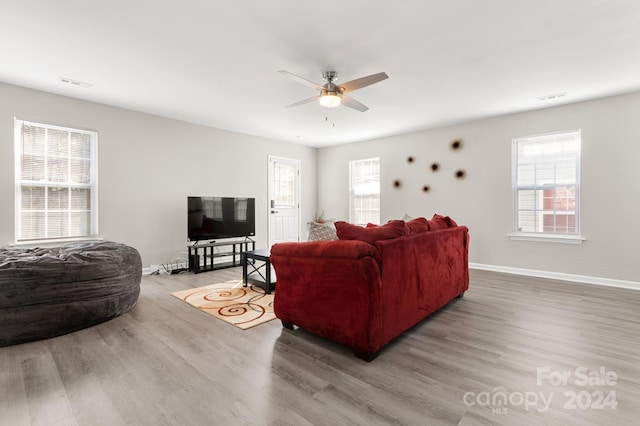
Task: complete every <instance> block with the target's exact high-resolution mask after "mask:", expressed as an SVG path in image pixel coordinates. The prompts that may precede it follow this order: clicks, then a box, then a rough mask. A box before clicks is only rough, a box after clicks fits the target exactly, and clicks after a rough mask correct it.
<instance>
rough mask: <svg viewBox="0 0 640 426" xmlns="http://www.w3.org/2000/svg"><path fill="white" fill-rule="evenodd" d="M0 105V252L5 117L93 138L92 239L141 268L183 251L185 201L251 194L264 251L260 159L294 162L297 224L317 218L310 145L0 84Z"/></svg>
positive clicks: (4, 233)
mask: <svg viewBox="0 0 640 426" xmlns="http://www.w3.org/2000/svg"><path fill="white" fill-rule="evenodd" d="M0 100H1V102H0V197H1V199H2V200H4V201H3V202H2V205H1V206H0V246H2V245H5V244H11V243H13V242H14V238H15V235H14V204H15V202H14V197H15V196H14V188H15V185H14V179H15V171H14V140H13V134H14V130H13V129H14V117H17V118H20V119H25V120H31V121H38V122H43V123H49V124H58V125H63V126H69V127H77V128H84V129H91V130H97V131H98V163H99V164H98V173H99V176H98V185H99V225H100V235H101V236H102V237H103V238H105V239H108V240H114V241H119V242H123V243H126V244H130V245H132V246H133V247H135V248H137V249H138V250H139V251H140V253H141V254H142V262H143V265H145V266H148V265H151V264H160V263H166V262H169V261H171V260H172V259H174V258H175V257H176V256H177V254H178V253H179V252H184V251H185V250H186V245H187V241H186V238H187V237H186V232H187V223H186V221H187V214H186V213H187V212H186V208H187V207H186V203H187V200H186V198H187V196H188V195H211V196H247V197H255V198H256V216H257V217H256V240H257V247H265V246H266V245H267V219H268V216H267V215H268V209H267V203H266V198H267V167H268V156H269V155H277V156H282V157H289V158H297V159H300V160H301V162H302V203H303V211H302V220H303V222H304V223H306V222H307V221H308V220H309V219H311V218H312V217H313V215H314V213H315V211H316V186H317V185H316V154H317V152H316V149H315V148H309V147H303V146H299V145H294V144H288V143H284V142H278V141H274V140H269V139H264V138H259V137H253V136H248V135H243V134H239V133H233V132H228V131H224V130H219V129H212V128H208V127H204V126H198V125H194V124H189V123H185V122H181V121H176V120H170V119H166V118H162V117H157V116H152V115H148V114H142V113H138V112H134V111H129V110H125V109H120V108H114V107H109V106H105V105H100V104H95V103H91V102H85V101H80V100H77V99H72V98H67V97H63V96H58V95H52V94H48V93H44V92H39V91H35V90H30V89H25V88H22V87H17V86H11V85H7V84H2V83H0ZM302 232H303V234H304V233H305V232H306V231H305V228H304V226H303V227H302Z"/></svg>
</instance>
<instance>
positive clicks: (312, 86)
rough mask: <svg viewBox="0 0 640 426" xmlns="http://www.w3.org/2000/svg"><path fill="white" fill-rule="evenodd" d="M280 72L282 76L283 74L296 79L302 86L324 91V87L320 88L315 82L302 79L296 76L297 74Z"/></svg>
mask: <svg viewBox="0 0 640 426" xmlns="http://www.w3.org/2000/svg"><path fill="white" fill-rule="evenodd" d="M278 72H279V73H280V74H282V75H286V76H287V77H289V78H292V79H294V80H295V81H297V82H298V83H301V84H304V85H305V86H308V87H311V88H312V89H316V90H322V86H319V85H317V84H316V83H314V82H313V81H310V80H307V79H306V78H302V77H300V76H299V75H295V74H293V73H290V72H289V71H285V70H280V71H278Z"/></svg>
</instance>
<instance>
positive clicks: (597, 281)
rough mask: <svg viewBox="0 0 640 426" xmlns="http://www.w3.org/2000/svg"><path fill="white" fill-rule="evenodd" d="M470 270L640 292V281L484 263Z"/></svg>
mask: <svg viewBox="0 0 640 426" xmlns="http://www.w3.org/2000/svg"><path fill="white" fill-rule="evenodd" d="M469 268H471V269H481V270H484V271H492V272H503V273H505V274H515V275H524V276H528V277H538V278H550V279H553V280H561V281H571V282H576V283H582V284H593V285H602V286H607V287H620V288H628V289H632V290H640V282H638V281H625V280H616V279H612V278H602V277H590V276H587V275H576V274H565V273H562V272H551V271H539V270H535V269H523V268H512V267H509V266H497V265H485V264H482V263H469Z"/></svg>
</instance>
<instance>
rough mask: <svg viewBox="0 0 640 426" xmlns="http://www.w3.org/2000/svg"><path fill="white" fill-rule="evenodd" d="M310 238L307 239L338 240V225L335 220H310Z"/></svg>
mask: <svg viewBox="0 0 640 426" xmlns="http://www.w3.org/2000/svg"><path fill="white" fill-rule="evenodd" d="M308 227H309V238H308V239H307V241H330V240H337V239H338V236H337V235H336V227H335V225H334V224H333V222H322V223H318V222H309V223H308Z"/></svg>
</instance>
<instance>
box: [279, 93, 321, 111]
mask: <svg viewBox="0 0 640 426" xmlns="http://www.w3.org/2000/svg"><path fill="white" fill-rule="evenodd" d="M318 99H320V95H318V96H312V97H310V98H307V99H303V100H301V101H298V102H296V103H293V104H291V105H287V106H286V107H285V108H291V107H295V106H298V105H304V104H308V103H309V102H313V101H317V100H318Z"/></svg>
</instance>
